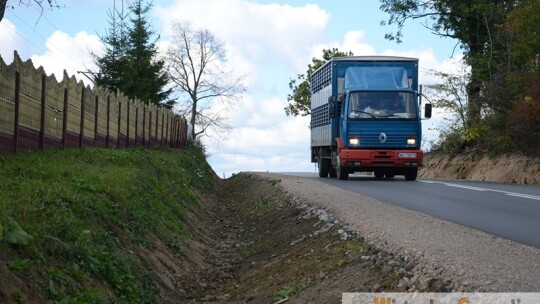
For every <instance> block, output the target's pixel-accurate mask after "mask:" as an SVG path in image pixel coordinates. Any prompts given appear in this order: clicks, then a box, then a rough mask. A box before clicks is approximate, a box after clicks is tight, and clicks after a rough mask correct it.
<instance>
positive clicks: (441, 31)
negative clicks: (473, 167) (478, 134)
mask: <svg viewBox="0 0 540 304" xmlns="http://www.w3.org/2000/svg"><path fill="white" fill-rule="evenodd" d="M380 1H381V10H382V11H384V12H386V13H388V14H390V17H389V19H388V21H386V22H385V21H383V22H382V24H383V25H385V24H389V25H392V24H395V25H397V31H396V32H395V33H390V34H387V35H386V38H387V39H389V40H395V41H397V42H398V43H399V42H401V39H402V38H403V33H402V30H403V27H404V25H405V23H406V22H407V21H409V20H416V19H421V20H423V21H424V26H425V27H426V28H428V29H430V30H431V31H433V33H434V34H436V35H439V36H443V37H450V38H455V39H457V40H458V41H459V44H460V46H461V48H462V49H463V51H464V57H465V61H466V62H467V64H469V65H470V67H471V75H470V76H471V77H470V81H469V83H468V85H467V95H468V100H469V103H468V106H467V117H468V123H469V124H470V125H472V124H474V123H476V122H478V121H479V120H480V119H481V110H482V104H481V103H482V101H481V98H480V93H481V88H482V84H483V83H484V82H486V81H489V80H491V79H492V78H493V77H494V74H495V72H496V71H495V70H494V69H496V67H497V66H499V63H500V62H501V61H504V51H503V46H502V45H501V43H500V41H498V40H497V39H495V37H496V36H495V35H494V34H495V32H496V31H497V26H499V25H501V24H503V23H504V20H505V16H506V15H507V14H508V12H509V11H511V10H512V8H514V7H515V6H516V5H518V4H519V3H520V1H519V0H513V1H508V0H470V1H462V0H433V1H422V0H380Z"/></svg>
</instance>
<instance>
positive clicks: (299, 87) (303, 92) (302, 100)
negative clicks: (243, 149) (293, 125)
mask: <svg viewBox="0 0 540 304" xmlns="http://www.w3.org/2000/svg"><path fill="white" fill-rule="evenodd" d="M322 52H323V55H322V59H319V58H315V57H313V58H312V59H311V63H310V64H308V69H307V71H306V73H305V74H298V76H297V78H296V79H291V80H290V81H289V88H290V89H291V91H292V92H291V93H290V94H289V95H288V96H287V102H288V103H289V104H288V105H287V107H285V108H284V110H285V113H286V114H287V115H292V116H298V115H300V116H307V115H310V114H311V75H312V74H313V72H315V71H316V70H317V69H319V68H320V67H322V66H323V65H324V64H325V63H326V62H328V60H330V59H331V58H333V57H343V56H352V55H353V53H352V52H350V51H349V52H348V53H347V52H341V51H339V50H338V49H337V48H332V49H324V50H323V51H322Z"/></svg>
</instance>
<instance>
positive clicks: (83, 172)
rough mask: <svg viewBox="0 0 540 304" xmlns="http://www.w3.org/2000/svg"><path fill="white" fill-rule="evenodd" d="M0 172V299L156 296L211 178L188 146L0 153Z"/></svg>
mask: <svg viewBox="0 0 540 304" xmlns="http://www.w3.org/2000/svg"><path fill="white" fill-rule="evenodd" d="M0 172H2V179H1V180H0V198H1V199H0V262H1V263H0V303H44V302H50V301H52V302H61V303H75V302H79V303H81V302H82V303H107V302H135V303H152V302H158V299H159V298H160V297H164V296H166V294H167V292H169V291H170V289H171V288H167V287H168V286H167V283H168V281H167V280H163V279H160V278H162V277H166V276H167V275H168V274H170V272H171V271H173V270H178V269H182V267H180V265H186V266H185V267H190V266H189V264H190V263H188V262H189V261H187V260H185V259H184V258H185V257H184V250H185V248H187V247H188V245H189V242H190V240H191V239H192V235H190V234H191V233H192V232H193V231H192V229H190V228H189V225H190V224H192V223H189V220H188V218H189V216H190V215H191V214H192V213H193V212H194V210H198V209H199V206H200V205H201V197H202V195H200V194H201V193H204V192H205V191H209V190H211V189H213V185H214V184H215V182H216V178H215V175H214V173H213V171H212V170H211V168H210V167H209V166H208V164H207V163H206V161H205V159H204V157H203V155H201V154H200V153H199V152H197V151H195V150H189V149H187V150H180V151H175V150H167V149H163V150H135V149H132V150H111V149H83V150H78V149H66V150H49V151H43V152H34V153H28V154H19V155H5V156H1V157H0ZM2 230H3V231H2ZM156 261H160V263H159V264H161V265H167V264H168V263H169V264H170V265H178V266H176V268H172V269H171V268H168V269H165V270H164V271H163V272H161V271H160V273H157V274H156V272H157V271H156V270H159V269H156V267H160V266H159V264H158V263H156ZM179 261H182V263H180V262H179Z"/></svg>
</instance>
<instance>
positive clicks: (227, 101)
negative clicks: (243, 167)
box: [167, 22, 245, 141]
mask: <svg viewBox="0 0 540 304" xmlns="http://www.w3.org/2000/svg"><path fill="white" fill-rule="evenodd" d="M173 30H174V33H173V46H172V47H171V48H170V49H169V50H168V51H167V59H168V63H169V73H170V78H171V80H172V82H173V84H174V86H175V87H176V91H177V93H179V94H180V96H181V98H182V97H183V98H182V99H183V100H182V99H180V100H179V104H180V105H182V104H183V105H184V107H185V108H184V109H183V110H184V113H185V114H186V115H187V116H188V117H190V123H191V125H192V126H193V128H192V129H191V137H192V140H193V141H196V140H197V138H198V137H200V136H201V135H204V134H205V132H206V131H207V130H208V129H213V130H215V131H216V132H218V133H224V132H227V131H228V130H230V129H231V126H230V125H229V124H228V123H227V115H226V112H227V110H229V109H230V108H231V107H233V106H234V105H235V104H236V103H237V102H238V101H240V99H241V94H242V93H243V92H244V91H245V88H244V86H243V84H242V77H240V78H234V77H232V75H231V72H229V71H225V70H224V69H225V66H224V64H225V62H226V51H225V44H224V43H223V42H222V41H220V40H218V39H217V38H216V37H214V35H213V34H212V33H210V32H209V31H208V30H205V29H197V30H195V29H193V28H192V26H191V24H190V23H187V22H181V23H175V24H174V25H173ZM206 135H207V134H206Z"/></svg>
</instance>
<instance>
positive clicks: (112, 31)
mask: <svg viewBox="0 0 540 304" xmlns="http://www.w3.org/2000/svg"><path fill="white" fill-rule="evenodd" d="M108 17H109V30H108V31H107V32H106V34H105V36H103V37H100V39H101V41H102V42H103V44H104V45H105V55H103V57H99V56H97V55H95V54H93V56H94V60H95V62H96V65H97V66H98V68H99V73H98V74H97V76H96V78H95V81H96V84H97V85H98V86H101V87H104V88H106V89H108V90H109V91H111V92H114V93H116V91H117V90H122V89H123V88H124V86H125V85H124V79H125V75H124V74H125V71H124V70H125V66H126V65H127V57H126V51H127V43H128V36H127V29H126V24H125V23H126V19H127V14H126V13H125V12H124V6H123V2H122V5H121V8H120V10H118V9H117V8H116V1H115V3H114V7H113V8H112V9H111V10H109V12H108Z"/></svg>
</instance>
